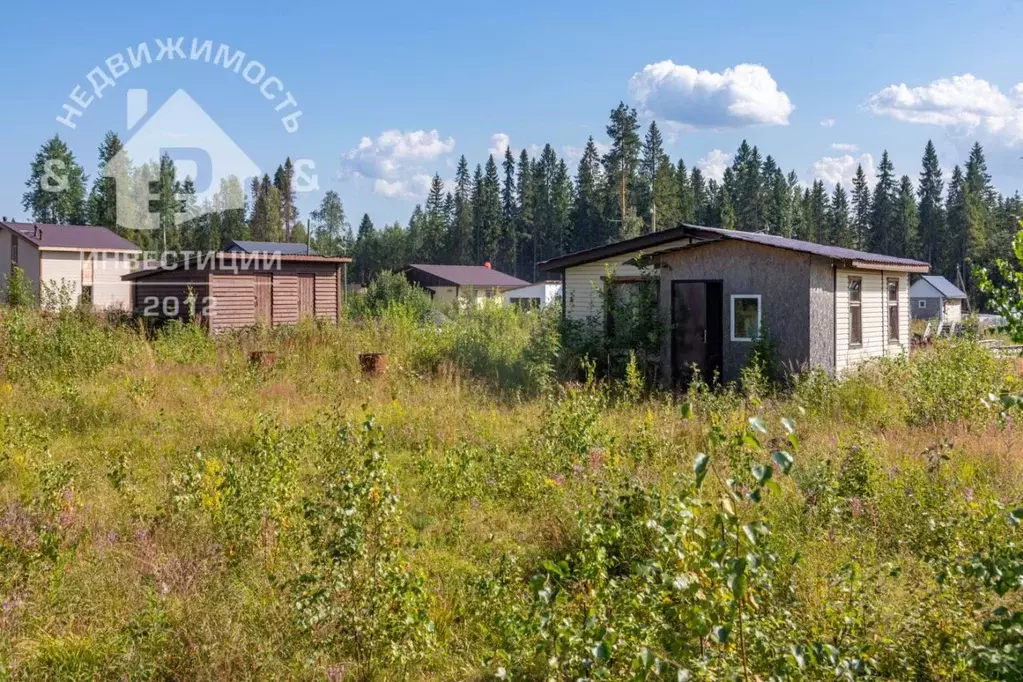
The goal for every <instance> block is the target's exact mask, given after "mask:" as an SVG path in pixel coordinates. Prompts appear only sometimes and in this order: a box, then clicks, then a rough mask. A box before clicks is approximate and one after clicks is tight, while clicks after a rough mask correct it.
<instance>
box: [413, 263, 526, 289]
mask: <svg viewBox="0 0 1023 682" xmlns="http://www.w3.org/2000/svg"><path fill="white" fill-rule="evenodd" d="M415 271H418V272H421V273H425V274H427V275H429V276H431V277H433V278H436V279H437V280H440V281H442V282H447V283H448V284H447V286H459V287H466V286H473V287H522V286H526V285H527V284H529V282H526V281H525V280H521V279H519V278H518V277H512V276H511V275H507V274H505V273H503V272H501V271H499V270H494V269H493V268H488V267H486V266H483V265H430V264H422V263H417V264H413V265H410V266H408V267H407V268H405V274H406V276H409V275H410V274H411V275H412V279H415V275H416V272H415Z"/></svg>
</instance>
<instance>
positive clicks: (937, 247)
mask: <svg viewBox="0 0 1023 682" xmlns="http://www.w3.org/2000/svg"><path fill="white" fill-rule="evenodd" d="M922 165H923V170H922V171H921V172H920V187H919V188H917V195H918V196H919V197H920V211H919V215H920V238H919V244H918V246H919V249H918V250H917V251H916V252H915V254H914V255H915V256H916V257H917V258H920V259H922V260H925V261H927V262H928V263H930V264H931V268H933V269H934V270H935V271H938V269H939V266H940V262H941V245H942V244H943V243H945V242H946V241H947V237H948V235H947V234H946V233H945V210H944V207H943V206H942V203H941V195H942V193H943V192H944V190H945V183H944V181H942V179H941V165H940V164H939V163H938V152H937V151H936V150H935V148H934V143H933V142H931V141H930V140H927V146H926V147H924V157H923V161H922Z"/></svg>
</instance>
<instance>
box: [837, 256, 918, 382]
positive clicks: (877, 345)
mask: <svg viewBox="0 0 1023 682" xmlns="http://www.w3.org/2000/svg"><path fill="white" fill-rule="evenodd" d="M837 277H838V281H837V282H836V287H835V348H836V363H835V367H836V369H838V370H839V371H841V370H843V369H847V368H850V367H855V366H856V365H857V364H859V363H860V362H862V361H864V360H869V359H870V358H877V357H882V356H892V355H901V354H903V353H906V352H908V350H909V305H910V300H909V275H908V273H905V272H891V271H886V272H881V271H873V270H846V269H842V268H839V269H838V271H837ZM850 277H859V278H861V279H862V280H863V287H862V289H861V293H860V300H861V303H860V305H861V308H862V312H861V316H862V317H861V319H862V330H863V343H862V345H860V346H859V347H857V348H850V347H849V334H850V324H849V278H850ZM891 277H898V278H899V330H898V341H891V340H890V336H891V335H890V334H889V330H888V301H887V288H886V281H887V280H888V279H889V278H891Z"/></svg>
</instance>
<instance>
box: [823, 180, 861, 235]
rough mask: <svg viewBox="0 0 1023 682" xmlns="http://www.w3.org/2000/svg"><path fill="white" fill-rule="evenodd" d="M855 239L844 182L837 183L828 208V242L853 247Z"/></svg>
mask: <svg viewBox="0 0 1023 682" xmlns="http://www.w3.org/2000/svg"><path fill="white" fill-rule="evenodd" d="M853 241H854V237H853V233H852V229H851V225H850V223H849V199H848V197H847V196H846V193H845V190H844V189H843V188H842V183H840V182H839V183H835V191H834V192H832V194H831V206H830V207H829V209H828V241H827V243H829V244H833V245H834V246H842V247H845V248H852V246H853Z"/></svg>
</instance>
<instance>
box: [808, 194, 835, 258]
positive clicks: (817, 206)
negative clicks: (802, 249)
mask: <svg viewBox="0 0 1023 682" xmlns="http://www.w3.org/2000/svg"><path fill="white" fill-rule="evenodd" d="M809 218H810V231H809V234H810V240H811V241H815V242H817V243H818V244H828V243H830V241H831V235H830V230H829V224H828V193H827V192H826V191H825V189H824V182H823V181H821V180H814V181H813V185H812V187H811V190H810V216H809Z"/></svg>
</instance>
